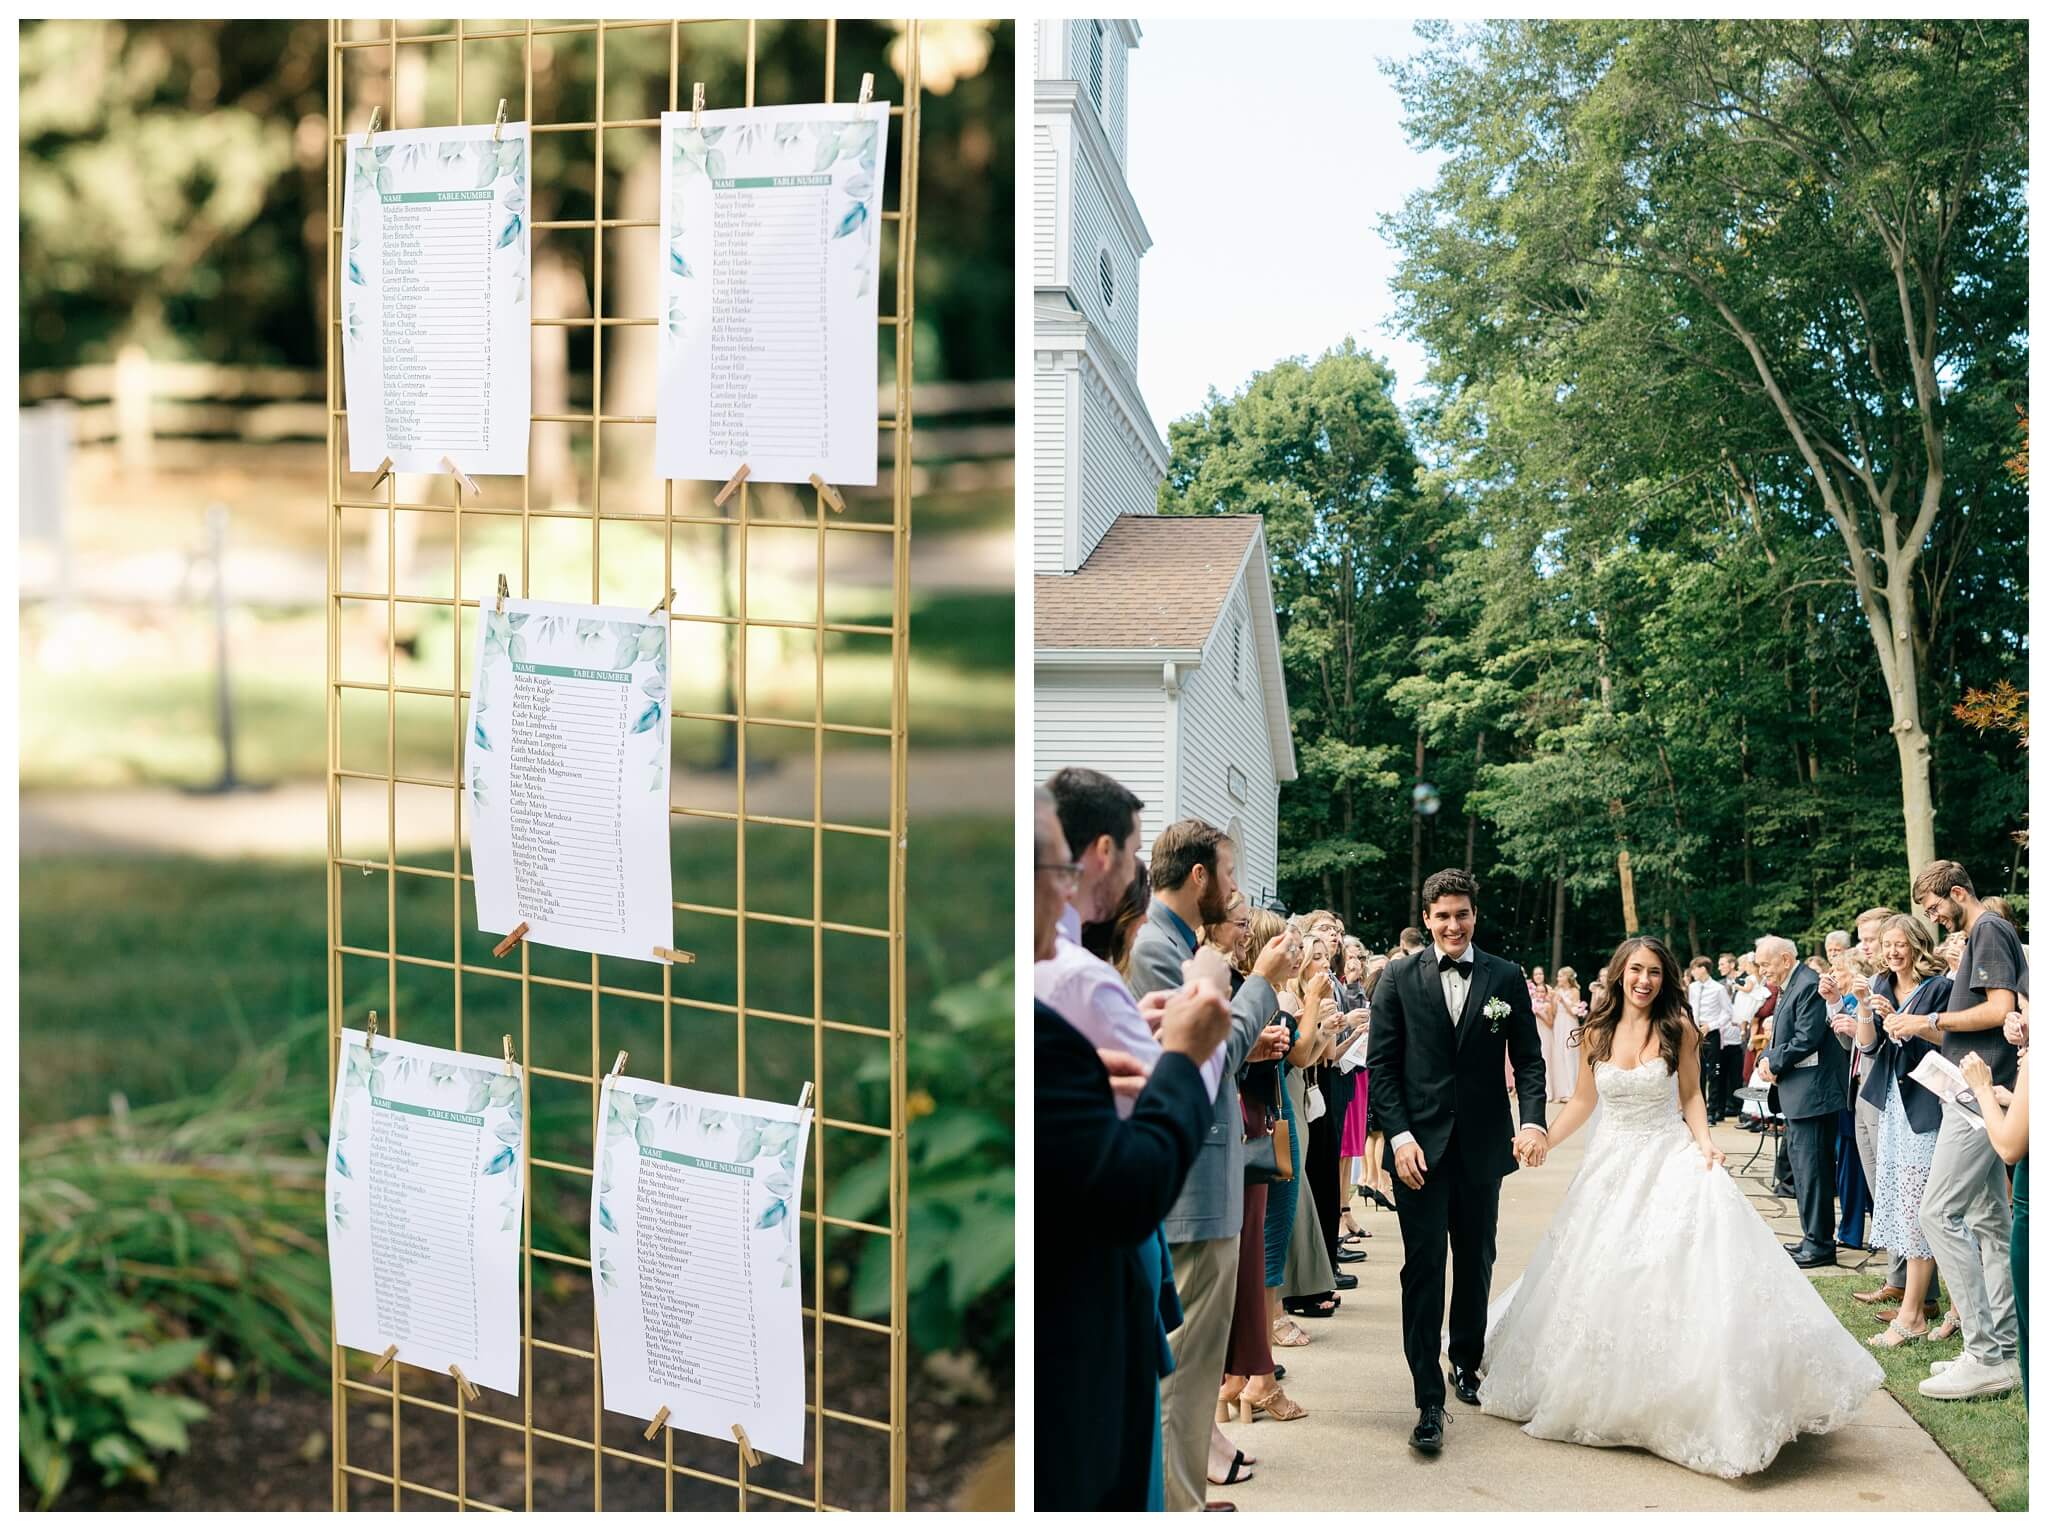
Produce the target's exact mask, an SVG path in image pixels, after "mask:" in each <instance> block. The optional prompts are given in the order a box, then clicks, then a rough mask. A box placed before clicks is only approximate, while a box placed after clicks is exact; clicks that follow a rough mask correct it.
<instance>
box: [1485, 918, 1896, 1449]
mask: <svg viewBox="0 0 2048 1531" xmlns="http://www.w3.org/2000/svg"><path fill="white" fill-rule="evenodd" d="M1605 977H1606V980H1607V982H1606V985H1605V989H1606V992H1605V993H1604V994H1603V995H1602V996H1601V998H1600V1001H1599V1002H1598V1003H1597V1004H1595V1006H1594V1007H1593V1012H1592V1014H1591V1015H1590V1016H1589V1017H1588V1018H1587V1021H1586V1023H1585V1030H1584V1036H1583V1039H1582V1046H1581V1049H1580V1061H1579V1078H1578V1084H1577V1086H1576V1087H1575V1089H1574V1091H1573V1094H1572V1098H1571V1103H1570V1104H1569V1105H1567V1106H1566V1107H1565V1108H1564V1109H1563V1110H1562V1111H1560V1112H1559V1113H1558V1115H1557V1118H1556V1119H1555V1120H1554V1121H1552V1122H1551V1124H1550V1149H1551V1151H1552V1152H1554V1151H1555V1150H1556V1146H1557V1145H1558V1144H1560V1143H1562V1142H1563V1141H1564V1140H1565V1139H1566V1138H1568V1137H1570V1136H1571V1135H1572V1134H1573V1133H1574V1132H1576V1131H1577V1130H1578V1129H1579V1128H1581V1127H1583V1126H1584V1125H1585V1124H1586V1119H1587V1118H1588V1117H1589V1116H1591V1115H1592V1114H1593V1107H1594V1105H1595V1104H1596V1102H1604V1103H1605V1104H1606V1108H1607V1109H1606V1110H1605V1111H1604V1112H1603V1113H1602V1114H1601V1124H1600V1128H1599V1130H1598V1132H1597V1133H1596V1134H1595V1136H1594V1139H1593V1142H1592V1144H1591V1146H1590V1147H1589V1148H1588V1149H1587V1151H1586V1158H1585V1163H1584V1164H1583V1165H1582V1166H1581V1167H1580V1170H1579V1173H1578V1176H1577V1178H1576V1179H1574V1180H1573V1182H1572V1185H1571V1189H1570V1190H1569V1191H1567V1192H1566V1194H1565V1198H1564V1203H1563V1205H1561V1206H1560V1207H1559V1208H1558V1211H1557V1216H1556V1217H1555V1218H1554V1219H1553V1220H1552V1222H1551V1225H1550V1228H1549V1230H1548V1231H1547V1232H1546V1233H1545V1234H1544V1236H1543V1240H1542V1242H1541V1243H1540V1244H1539V1245H1538V1246H1537V1248H1536V1253H1535V1255H1534V1256H1533V1257H1532V1258H1531V1259H1530V1261H1529V1266H1528V1269H1527V1271H1526V1272H1525V1273H1524V1274H1523V1276H1522V1279H1521V1280H1520V1281H1519V1282H1517V1283H1516V1284H1515V1286H1514V1287H1512V1288H1510V1289H1509V1290H1508V1291H1507V1292H1506V1293H1505V1294H1503V1295H1502V1296H1501V1297H1500V1298H1499V1299H1497V1300H1496V1301H1495V1303H1494V1305H1493V1308H1494V1311H1493V1313H1492V1315H1491V1323H1490V1324H1489V1327H1488V1333H1487V1339H1486V1363H1485V1368H1484V1370H1485V1374H1486V1375H1485V1381H1484V1382H1483V1383H1482V1384H1481V1386H1480V1389H1479V1401H1480V1406H1481V1407H1482V1408H1483V1409H1484V1410H1485V1411H1486V1412H1487V1413H1488V1414H1494V1415H1499V1416H1501V1417H1503V1418H1506V1419H1515V1420H1522V1421H1525V1423H1524V1424H1523V1426H1522V1428H1523V1430H1524V1432H1525V1433H1527V1434H1529V1435H1533V1436H1539V1437H1541V1438H1543V1439H1546V1440H1556V1441H1575V1442H1577V1443H1579V1444H1581V1445H1586V1446H1638V1447H1641V1448H1642V1449H1643V1450H1645V1451H1651V1452H1654V1453H1656V1454H1657V1455H1658V1456H1660V1457H1665V1458H1667V1459H1669V1460H1670V1461H1673V1462H1677V1463H1679V1464H1680V1465H1681V1466H1684V1467H1689V1468H1691V1469H1693V1470H1694V1471H1695V1472H1703V1473H1712V1474H1714V1475H1716V1476H1718V1477H1723V1478H1736V1477H1740V1476H1742V1475H1743V1474H1745V1473H1753V1472H1758V1471H1761V1470H1762V1469H1763V1468H1765V1467H1768V1466H1769V1465H1770V1464H1771V1461H1772V1459H1773V1458H1775V1457H1776V1456H1777V1454H1778V1451H1779V1448H1781V1447H1782V1446H1783V1445H1784V1444H1785V1443H1786V1442H1787V1441H1789V1440H1792V1439H1793V1438H1794V1437H1796V1436H1799V1435H1806V1434H1822V1433H1825V1432H1827V1431H1829V1430H1833V1429H1836V1428H1837V1427H1839V1426H1841V1425H1844V1424H1847V1423H1848V1422H1849V1420H1850V1419H1851V1418H1853V1417H1854V1415H1855V1414H1856V1412H1857V1410H1858V1409H1860V1408H1861V1407H1862V1405H1863V1401H1864V1400H1865V1398H1867V1397H1868V1396H1869V1394H1870V1393H1871V1392H1872V1391H1873V1390H1874V1389H1875V1388H1876V1387H1877V1386H1878V1384H1879V1383H1880V1381H1881V1380H1882V1378H1883V1372H1882V1370H1881V1369H1880V1368H1879V1366H1878V1364H1877V1362H1876V1361H1875V1360H1874V1359H1873V1358H1872V1357H1871V1356H1870V1355H1869V1354H1868V1353H1867V1352H1866V1351H1865V1350H1864V1348H1863V1347H1862V1346H1861V1345H1859V1344H1857V1343H1856V1341H1855V1339H1854V1338H1853V1337H1852V1336H1851V1335H1850V1334H1849V1333H1848V1331H1847V1330H1845V1329H1843V1327H1842V1326H1841V1324H1840V1323H1839V1322H1837V1321H1836V1319H1835V1316H1834V1315H1833V1314H1832V1313H1830V1312H1829V1311H1828V1308H1827V1304H1826V1303H1824V1302H1823V1301H1822V1300H1821V1298H1820V1295H1819V1294H1818V1293H1817V1292H1815V1291H1814V1289H1813V1287H1812V1285H1811V1283H1810V1282H1809V1281H1808V1279H1807V1277H1805V1276H1804V1275H1802V1274H1801V1273H1800V1271H1799V1270H1798V1268H1797V1267H1796V1266H1794V1265H1793V1264H1792V1262H1791V1261H1790V1260H1788V1259H1786V1258H1785V1251H1784V1249H1783V1247H1782V1246H1781V1245H1780V1244H1779V1242H1778V1239H1777V1236H1776V1235H1775V1234H1773V1233H1772V1232H1771V1230H1770V1227H1769V1225H1768V1224H1766V1223H1765V1222H1764V1220H1763V1219H1762V1218H1761V1217H1760V1216H1758V1214H1757V1212H1756V1210H1755V1209H1754V1208H1752V1207H1751V1206H1750V1204H1749V1199H1748V1198H1747V1197H1746V1196H1744V1195H1743V1193H1742V1190H1741V1188H1740V1187H1738V1186H1737V1185H1736V1183H1735V1181H1734V1179H1733V1177H1731V1176H1730V1175H1729V1174H1728V1172H1727V1170H1726V1169H1724V1168H1723V1167H1722V1154H1721V1151H1720V1150H1719V1149H1718V1148H1716V1147H1714V1144H1713V1140H1712V1139H1711V1138H1710V1137H1709V1136H1708V1135H1707V1116H1706V1105H1705V1102H1704V1101H1703V1100H1702V1098H1701V1096H1700V1085H1699V1079H1700V1065H1699V1034H1698V1030H1697V1028H1696V1027H1694V1026H1693V1025H1692V1023H1691V1016H1690V1014H1689V1013H1688V1011H1687V1007H1686V1003H1685V998H1684V986H1683V984H1681V983H1680V981H1679V976H1678V964H1677V963H1676V962H1675V961H1674V960H1673V958H1672V955H1671V953H1670V951H1669V950H1668V949H1667V948H1666V947H1665V946H1664V944H1663V943H1662V942H1661V941H1658V940H1655V939H1653V938H1651V937H1646V936H1645V937H1637V938H1635V939H1632V940H1629V941H1624V942H1623V943H1622V944H1621V946H1620V947H1619V948H1618V949H1617V950H1616V951H1615V953H1614V957H1613V960H1612V961H1610V962H1609V963H1608V965H1607V971H1606V974H1605Z"/></svg>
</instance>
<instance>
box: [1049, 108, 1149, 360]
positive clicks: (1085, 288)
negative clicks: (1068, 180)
mask: <svg viewBox="0 0 2048 1531" xmlns="http://www.w3.org/2000/svg"><path fill="white" fill-rule="evenodd" d="M1069 153H1070V154H1071V155H1072V166H1071V170H1072V174H1073V182H1074V187H1073V204H1072V210H1071V214H1070V216H1071V218H1072V223H1071V225H1070V226H1071V228H1072V229H1073V233H1072V235H1071V236H1070V240H1069V244H1068V257H1067V258H1068V271H1069V276H1068V278H1067V281H1068V284H1069V286H1071V287H1072V289H1073V293H1074V297H1075V300H1076V301H1077V302H1078V303H1079V304H1080V307H1081V312H1082V313H1084V314H1086V315H1087V316H1088V318H1089V320H1090V322H1091V323H1093V324H1094V326H1095V327H1096V328H1097V329H1098V330H1100V331H1102V333H1103V334H1104V335H1106V336H1108V337H1109V343H1110V344H1111V345H1113V346H1115V347H1116V349H1117V352H1118V354H1119V355H1121V356H1122V357H1123V359H1124V363H1125V365H1126V366H1128V367H1129V368H1130V370H1131V371H1132V372H1133V373H1135V372H1136V371H1137V370H1138V255H1137V252H1136V251H1135V250H1133V249H1132V248H1131V242H1130V240H1129V239H1127V238H1125V237H1124V229H1123V225H1122V224H1120V223H1118V222H1117V219H1116V214H1115V213H1114V212H1113V211H1112V210H1111V208H1110V204H1109V195H1108V192H1107V191H1106V190H1105V189H1104V187H1103V186H1102V184H1101V182H1100V181H1099V180H1098V179H1097V178H1096V173H1095V169H1094V167H1093V166H1092V165H1090V164H1089V163H1088V156H1087V155H1086V154H1085V153H1083V152H1081V151H1080V149H1079V146H1078V144H1077V145H1076V146H1074V147H1073V148H1072V149H1070V150H1069ZM1104 249H1107V250H1108V251H1109V259H1110V265H1111V267H1112V269H1113V270H1114V272H1115V278H1116V281H1115V287H1116V293H1115V299H1114V302H1113V303H1111V304H1110V305H1109V306H1107V307H1105V306H1104V304H1103V301H1102V279H1101V274H1100V259H1101V252H1102V251H1103V250H1104Z"/></svg>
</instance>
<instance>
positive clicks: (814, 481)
mask: <svg viewBox="0 0 2048 1531" xmlns="http://www.w3.org/2000/svg"><path fill="white" fill-rule="evenodd" d="M811 487H812V488H813V489H815V490H817V491H818V498H819V499H821V500H823V501H824V502H825V503H826V504H827V505H830V506H831V507H832V508H833V509H834V510H837V511H844V510H845V509H846V501H844V500H842V499H841V498H840V497H839V491H838V490H837V489H834V488H833V487H832V486H831V485H830V484H828V483H826V482H825V481H824V480H823V479H822V478H820V477H818V475H817V474H815V473H813V474H812V475H811Z"/></svg>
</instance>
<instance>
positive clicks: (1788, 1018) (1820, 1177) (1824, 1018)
mask: <svg viewBox="0 0 2048 1531" xmlns="http://www.w3.org/2000/svg"><path fill="white" fill-rule="evenodd" d="M1756 961H1757V967H1758V968H1759V969H1761V970H1762V972H1763V975H1764V978H1765V980H1766V981H1767V982H1769V983H1770V984H1772V985H1774V986H1775V987H1776V988H1777V990H1778V1008H1777V1009H1776V1010H1775V1011H1774V1012H1773V1013H1772V1015H1771V1046H1770V1050H1769V1051H1767V1052H1766V1053H1765V1054H1764V1055H1763V1057H1762V1059H1760V1060H1759V1061H1758V1064H1757V1077H1758V1079H1759V1080H1760V1081H1761V1082H1762V1083H1764V1084H1767V1085H1768V1084H1775V1085H1777V1087H1778V1100H1779V1102H1780V1103H1781V1104H1782V1105H1783V1107H1784V1110H1785V1146H1786V1148H1787V1150H1788V1151H1789V1152H1790V1153H1791V1156H1792V1188H1793V1191H1794V1193H1795V1194H1796V1195H1797V1196H1798V1199H1799V1226H1800V1228H1801V1229H1802V1230H1803V1232H1804V1235H1805V1236H1804V1237H1803V1238H1801V1239H1800V1241H1799V1242H1798V1243H1796V1244H1787V1245H1786V1246H1785V1247H1786V1249H1788V1250H1790V1251H1791V1254H1792V1262H1793V1264H1795V1265H1798V1266H1801V1267H1803V1268H1807V1269H1811V1268H1812V1267H1814V1266H1816V1265H1833V1264H1834V1263H1835V1139H1836V1138H1837V1136H1839V1133H1840V1116H1841V1111H1842V1108H1843V1107H1845V1106H1847V1105H1848V1104H1849V1060H1848V1057H1847V1056H1846V1055H1845V1054H1844V1053H1843V1051H1842V1049H1841V1046H1840V1045H1839V1044H1838V1043H1837V1042H1836V1041H1835V1037H1834V1031H1833V1028H1832V1027H1830V1026H1829V1025H1828V1006H1827V1001H1826V1000H1825V999H1823V998H1822V997H1821V992H1820V978H1819V975H1817V974H1816V973H1815V972H1814V971H1813V969H1812V968H1810V967H1807V966H1806V965H1805V964H1803V963H1802V962H1800V961H1799V949H1798V948H1797V947H1796V946H1794V945H1793V944H1792V943H1791V942H1790V941H1788V940H1786V939H1785V938H1784V937H1783V936H1765V937H1764V938H1763V939H1762V940H1761V941H1759V942H1757V944H1756Z"/></svg>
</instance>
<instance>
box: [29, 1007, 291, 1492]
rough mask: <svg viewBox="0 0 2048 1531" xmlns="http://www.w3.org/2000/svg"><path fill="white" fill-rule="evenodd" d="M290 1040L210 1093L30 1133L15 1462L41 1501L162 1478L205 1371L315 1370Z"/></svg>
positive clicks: (198, 1408) (218, 1376)
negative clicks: (89, 1476) (76, 1490)
mask: <svg viewBox="0 0 2048 1531" xmlns="http://www.w3.org/2000/svg"><path fill="white" fill-rule="evenodd" d="M295 1043H296V1044H297V1045H300V1046H303V1039H300V1038H291V1037H288V1038H286V1039H284V1040H281V1041H279V1042H277V1043H275V1044H273V1045H272V1046H271V1047H269V1048H267V1049H265V1050H263V1051H262V1052H260V1053H256V1054H254V1055H252V1056H251V1057H250V1058H248V1059H247V1060H245V1061H244V1063H243V1064H242V1065H241V1066H239V1067H238V1068H237V1069H236V1070H235V1071H234V1072H233V1073H232V1074H231V1075H229V1076H228V1077H227V1078H226V1079H225V1080H223V1081H222V1083H221V1084H220V1086H219V1087H218V1088H217V1089H215V1090H214V1091H212V1092H209V1093H208V1094H206V1095H203V1096H198V1097H195V1098H192V1099H190V1100H186V1101H180V1102H176V1103H173V1104H169V1105H163V1106H156V1107H152V1108H150V1109H148V1110H144V1111H137V1112H133V1113H128V1112H124V1111H119V1110H117V1111H116V1113H115V1115H114V1116H112V1117H111V1118H97V1119H91V1120H85V1121H79V1122H70V1123H64V1124H62V1125H58V1126H52V1127H47V1128H42V1129H39V1130H36V1131H33V1132H31V1133H29V1134H28V1135H27V1136H26V1137H25V1138H24V1139H23V1143H22V1177H21V1308H20V1325H21V1331H20V1332H21V1457H22V1467H23V1470H24V1471H25V1472H26V1473H27V1475H28V1478H29V1481H30V1482H31V1483H33V1484H34V1485H35V1488H36V1491H37V1494H38V1496H39V1498H40V1500H41V1502H42V1503H44V1504H45V1505H47V1504H49V1503H51V1502H53V1501H54V1500H55V1499H56V1498H57V1496H58V1495H59V1494H61V1493H62V1492H63V1490H64V1487H65V1485H66V1484H67V1483H68V1482H69V1481H70V1480H71V1477H72V1475H73V1474H74V1472H77V1471H80V1470H85V1469H88V1468H90V1467H96V1468H98V1470H99V1471H100V1473H101V1475H102V1477H103V1479H104V1480H105V1481H106V1482H108V1483H116V1482H119V1481H122V1480H123V1479H130V1478H134V1479H141V1480H143V1481H145V1482H153V1481H155V1475H156V1466H155V1462H154V1458H156V1457H157V1456H160V1455H162V1454H165V1453H175V1452H180V1451H183V1450H184V1449H185V1447H186V1444H187V1438H186V1427H187V1426H188V1425H189V1424H190V1423H192V1422H193V1421H194V1420H197V1419H200V1418H203V1417H204V1416H205V1414H206V1406H205V1404H204V1403H203V1402H202V1401H201V1400H200V1399H199V1398H196V1397H194V1396H192V1393H191V1390H190V1389H191V1385H196V1384H197V1383H198V1382H199V1380H200V1377H201V1373H202V1370H203V1371H204V1372H207V1373H210V1374H211V1376H212V1377H213V1378H214V1379H215V1380H216V1381H217V1382H227V1381H230V1380H233V1379H235V1378H237V1377H240V1376H248V1377H255V1378H267V1377H272V1376H280V1375H285V1376H292V1377H297V1378H299V1379H301V1380H303V1381H306V1382H308V1383H318V1382H320V1381H321V1380H323V1378H324V1375H325V1366H324V1364H323V1362H322V1355H323V1352H324V1350H325V1348H326V1343H327V1340H326V1327H327V1318H328V1290H327V1261H326V1257H325V1251H324V1248H323V1246H322V1244H321V1241H320V1235H319V1230H320V1226H321V1224H320V1213H321V1202H322V1187H321V1179H320V1175H321V1160H320V1156H319V1152H318V1148H317V1144H316V1143H315V1144H309V1142H308V1123H309V1122H315V1121H318V1120H320V1118H321V1114H322V1113H321V1100H322V1097H323V1095H324V1082H323V1081H321V1080H319V1079H318V1078H315V1077H310V1076H309V1077H304V1078H287V1076H286V1070H285V1066H284V1059H285V1056H286V1053H287V1051H288V1050H289V1049H290V1048H291V1047H292V1046H293V1045H295ZM202 1362H204V1363H205V1365H204V1366H203V1367H202V1365H201V1363H202ZM181 1381H184V1382H186V1383H187V1384H188V1386H187V1388H186V1389H185V1390H180V1389H179V1388H178V1386H177V1384H178V1383H179V1382H181Z"/></svg>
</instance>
